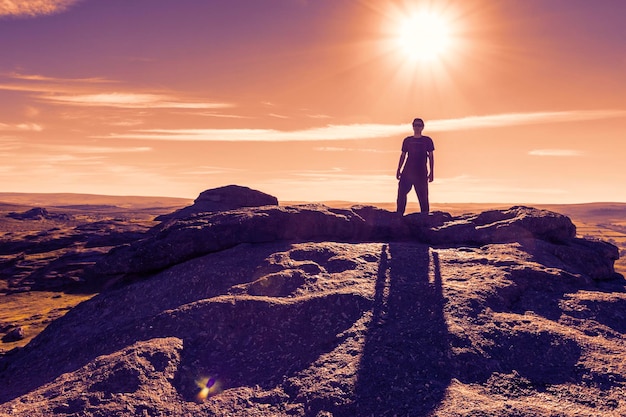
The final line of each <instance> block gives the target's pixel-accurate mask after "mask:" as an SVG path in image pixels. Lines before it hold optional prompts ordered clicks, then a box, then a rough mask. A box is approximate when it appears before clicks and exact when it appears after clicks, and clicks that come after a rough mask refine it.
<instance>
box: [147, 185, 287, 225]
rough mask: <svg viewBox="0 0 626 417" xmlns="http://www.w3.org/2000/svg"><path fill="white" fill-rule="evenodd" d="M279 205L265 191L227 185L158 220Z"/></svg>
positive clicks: (208, 192)
mask: <svg viewBox="0 0 626 417" xmlns="http://www.w3.org/2000/svg"><path fill="white" fill-rule="evenodd" d="M275 205H278V199H277V198H276V197H274V196H271V195H269V194H265V193H264V192H261V191H257V190H253V189H251V188H248V187H242V186H240V185H226V186H224V187H219V188H212V189H210V190H206V191H203V192H201V193H200V195H199V196H198V198H196V199H195V200H194V203H193V205H191V206H188V207H185V208H182V209H180V210H178V211H175V212H174V213H171V214H164V215H161V216H158V217H157V218H156V220H158V221H169V220H172V219H182V218H185V217H191V216H193V215H196V214H199V213H212V212H216V211H227V210H233V209H238V208H241V207H260V206H275Z"/></svg>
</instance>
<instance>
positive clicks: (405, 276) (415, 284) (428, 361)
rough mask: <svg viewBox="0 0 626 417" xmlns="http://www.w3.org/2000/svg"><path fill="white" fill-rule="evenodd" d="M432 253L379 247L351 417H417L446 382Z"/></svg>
mask: <svg viewBox="0 0 626 417" xmlns="http://www.w3.org/2000/svg"><path fill="white" fill-rule="evenodd" d="M444 304H445V301H444V298H443V295H442V284H441V273H440V269H439V257H438V254H437V252H435V251H431V250H430V248H429V247H428V246H427V245H421V244H416V243H390V244H389V245H388V246H387V245H384V246H383V250H382V254H381V261H380V267H379V271H378V276H377V281H376V295H375V300H374V308H373V312H372V320H371V322H370V326H369V329H368V332H367V334H366V340H365V344H364V347H363V351H362V357H361V363H360V369H359V374H358V379H357V382H356V387H355V402H354V409H353V410H351V413H352V414H351V415H354V416H370V415H371V416H422V415H428V414H429V413H430V412H432V411H433V410H434V409H435V408H436V407H437V406H438V405H439V404H440V402H441V400H442V399H443V396H444V394H445V391H446V388H447V387H448V385H449V383H450V380H451V369H450V368H451V367H450V359H449V343H448V329H447V326H446V322H445V318H444V312H443V311H444Z"/></svg>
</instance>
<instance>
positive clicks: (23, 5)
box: [0, 0, 80, 17]
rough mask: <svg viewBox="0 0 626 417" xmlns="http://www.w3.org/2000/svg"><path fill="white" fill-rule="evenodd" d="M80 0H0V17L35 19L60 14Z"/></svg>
mask: <svg viewBox="0 0 626 417" xmlns="http://www.w3.org/2000/svg"><path fill="white" fill-rule="evenodd" d="M79 1H80V0H0V17H2V16H18V17H36V16H41V15H49V14H53V13H60V12H63V11H65V10H67V9H68V8H69V7H70V6H72V5H74V4H76V3H78V2H79Z"/></svg>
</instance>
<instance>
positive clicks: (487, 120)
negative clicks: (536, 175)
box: [426, 109, 626, 132]
mask: <svg viewBox="0 0 626 417" xmlns="http://www.w3.org/2000/svg"><path fill="white" fill-rule="evenodd" d="M618 117H626V110H615V109H607V110H572V111H554V112H529V113H503V114H492V115H486V116H468V117H461V118H457V119H442V120H433V121H430V122H429V121H427V122H426V128H427V129H428V130H429V131H434V132H441V131H454V130H466V129H482V128H493V127H506V126H519V125H529V124H543V123H564V122H577V121H587V120H599V119H612V118H618Z"/></svg>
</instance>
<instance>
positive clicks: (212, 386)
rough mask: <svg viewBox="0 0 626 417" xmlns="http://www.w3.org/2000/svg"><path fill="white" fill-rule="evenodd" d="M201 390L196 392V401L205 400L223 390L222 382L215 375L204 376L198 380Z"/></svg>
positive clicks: (197, 383)
mask: <svg viewBox="0 0 626 417" xmlns="http://www.w3.org/2000/svg"><path fill="white" fill-rule="evenodd" d="M196 385H197V386H198V388H199V389H200V391H199V392H198V393H197V394H196V401H198V402H203V401H204V400H206V399H207V398H209V397H212V396H214V395H217V394H219V393H220V392H222V384H221V383H220V381H219V380H217V379H216V378H214V377H203V378H200V379H198V380H197V381H196Z"/></svg>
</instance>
